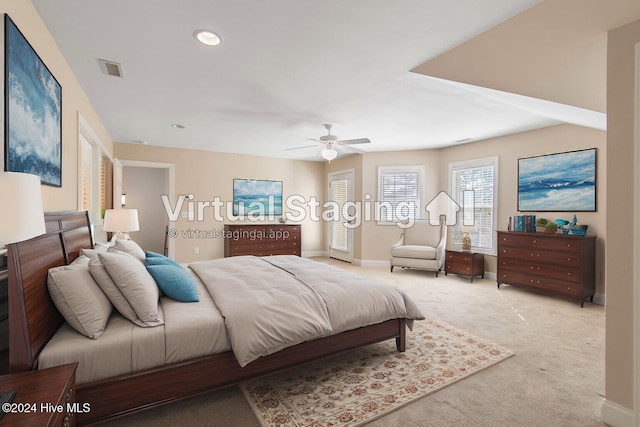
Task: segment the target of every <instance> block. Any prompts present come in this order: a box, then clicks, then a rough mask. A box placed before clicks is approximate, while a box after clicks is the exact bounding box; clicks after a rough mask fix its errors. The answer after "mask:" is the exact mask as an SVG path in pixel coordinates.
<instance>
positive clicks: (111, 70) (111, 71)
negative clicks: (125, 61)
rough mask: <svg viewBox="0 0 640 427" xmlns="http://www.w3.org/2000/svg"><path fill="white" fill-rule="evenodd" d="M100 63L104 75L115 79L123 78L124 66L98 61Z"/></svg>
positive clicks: (103, 60)
mask: <svg viewBox="0 0 640 427" xmlns="http://www.w3.org/2000/svg"><path fill="white" fill-rule="evenodd" d="M98 63H99V64H100V69H101V70H102V72H103V73H105V74H106V75H108V76H114V77H123V75H122V66H121V65H120V64H119V63H117V62H113V61H107V60H105V59H98Z"/></svg>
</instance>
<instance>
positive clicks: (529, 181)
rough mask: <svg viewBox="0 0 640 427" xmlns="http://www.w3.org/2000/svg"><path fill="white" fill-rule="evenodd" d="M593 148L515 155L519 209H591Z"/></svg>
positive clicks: (593, 180) (594, 173)
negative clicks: (519, 156) (516, 158)
mask: <svg viewBox="0 0 640 427" xmlns="http://www.w3.org/2000/svg"><path fill="white" fill-rule="evenodd" d="M596 152H597V150H596V149H595V148H590V149H587V150H579V151H569V152H565V153H556V154H548V155H544V156H537V157H528V158H522V159H518V210H519V211H539V212H562V211H570V212H594V211H595V210H596V154H597V153H596Z"/></svg>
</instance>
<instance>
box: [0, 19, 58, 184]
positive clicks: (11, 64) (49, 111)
mask: <svg viewBox="0 0 640 427" xmlns="http://www.w3.org/2000/svg"><path fill="white" fill-rule="evenodd" d="M4 25H5V110H4V111H5V170H6V171H11V172H25V173H31V174H34V175H38V176H40V178H41V181H42V183H43V184H47V185H52V186H55V187H61V186H62V88H61V86H60V84H59V83H58V81H57V80H56V79H55V77H54V76H53V74H51V72H50V71H49V69H48V68H47V66H46V65H45V64H44V62H42V60H41V59H40V57H39V56H38V54H37V53H36V51H35V50H34V49H33V47H31V45H30V44H29V42H28V41H27V39H26V38H25V37H24V36H23V34H22V33H21V32H20V30H19V29H18V27H17V26H16V25H15V24H14V23H13V21H12V20H11V18H9V15H6V14H5V20H4Z"/></svg>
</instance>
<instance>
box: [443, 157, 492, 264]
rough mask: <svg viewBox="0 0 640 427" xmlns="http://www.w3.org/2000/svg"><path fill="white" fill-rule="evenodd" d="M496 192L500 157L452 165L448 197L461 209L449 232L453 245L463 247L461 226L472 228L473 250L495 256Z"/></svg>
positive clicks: (450, 167)
mask: <svg viewBox="0 0 640 427" xmlns="http://www.w3.org/2000/svg"><path fill="white" fill-rule="evenodd" d="M497 188H498V158H497V157H491V158H486V159H479V160H471V161H466V162H458V163H450V164H449V191H450V193H449V194H450V196H451V197H452V198H453V199H454V200H455V201H456V203H458V205H460V209H461V210H460V211H459V212H458V221H457V223H456V225H455V226H453V227H451V228H450V236H451V240H450V242H451V244H453V245H461V244H462V237H463V229H462V226H463V224H464V225H470V226H471V227H470V231H468V232H469V236H470V237H471V249H472V250H473V251H476V252H482V253H487V254H495V244H494V234H495V233H494V230H495V229H496V223H495V220H496V215H495V213H496V212H497V194H498V191H497Z"/></svg>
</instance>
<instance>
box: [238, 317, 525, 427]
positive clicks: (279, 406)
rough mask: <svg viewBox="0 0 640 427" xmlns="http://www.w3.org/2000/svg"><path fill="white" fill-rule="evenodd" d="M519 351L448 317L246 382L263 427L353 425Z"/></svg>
mask: <svg viewBox="0 0 640 427" xmlns="http://www.w3.org/2000/svg"><path fill="white" fill-rule="evenodd" d="M512 355H513V353H512V352H511V351H510V350H507V349H505V348H502V347H500V346H498V345H495V344H490V343H487V342H484V341H483V340H481V339H479V338H476V337H474V336H472V335H470V334H468V333H466V332H464V331H461V330H459V329H456V328H454V327H452V326H450V325H448V324H446V323H444V322H442V321H436V320H424V321H419V322H416V323H415V327H414V330H413V331H412V332H408V333H407V350H406V351H405V352H404V353H399V352H398V351H397V350H396V346H395V340H388V341H385V342H382V343H378V344H374V345H371V346H367V347H364V348H361V349H358V350H355V351H352V352H349V353H348V354H345V355H343V356H339V357H336V358H332V359H329V360H326V361H323V362H319V363H315V364H313V365H309V366H307V367H304V368H300V369H296V370H293V371H289V372H285V373H282V374H278V375H275V376H269V377H265V378H262V379H259V380H254V381H251V382H247V383H244V384H242V385H241V386H240V388H241V390H242V392H243V393H244V395H245V397H246V398H247V400H248V401H249V404H250V405H251V408H252V409H253V411H254V413H255V414H256V416H257V417H258V419H259V420H260V422H261V424H262V425H264V426H269V427H272V426H283V427H284V426H287V427H303V426H304V427H308V426H313V427H320V426H326V427H330V426H331V427H333V426H342V427H353V426H357V425H361V424H363V423H366V422H368V421H371V420H373V419H375V418H377V417H380V416H382V415H384V414H385V413H388V412H391V411H393V410H395V409H398V408H399V407H401V406H403V405H405V404H407V403H409V402H412V401H414V400H416V399H418V398H421V397H423V396H426V395H427V394H430V393H433V392H434V391H437V390H439V389H441V388H443V387H446V386H447V385H449V384H453V383H454V382H456V381H459V380H461V379H463V378H465V377H467V376H469V375H471V374H473V373H475V372H478V371H480V370H482V369H485V368H487V367H489V366H491V365H493V364H495V363H498V362H500V361H502V360H504V359H506V358H508V357H510V356H512Z"/></svg>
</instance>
